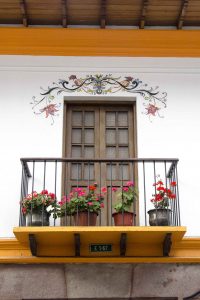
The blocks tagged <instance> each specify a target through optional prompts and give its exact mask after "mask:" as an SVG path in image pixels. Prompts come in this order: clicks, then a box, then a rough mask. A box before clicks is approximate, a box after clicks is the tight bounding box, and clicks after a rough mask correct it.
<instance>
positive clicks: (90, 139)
mask: <svg viewBox="0 0 200 300" xmlns="http://www.w3.org/2000/svg"><path fill="white" fill-rule="evenodd" d="M84 134H85V144H94V129H85V130H84Z"/></svg>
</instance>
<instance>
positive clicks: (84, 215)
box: [59, 183, 107, 226]
mask: <svg viewBox="0 0 200 300" xmlns="http://www.w3.org/2000/svg"><path fill="white" fill-rule="evenodd" d="M106 192H107V189H106V188H105V187H102V188H101V193H100V194H99V193H97V183H94V184H93V185H90V186H88V187H87V188H83V187H76V188H73V189H72V191H71V192H70V194H69V195H68V196H67V197H64V198H62V200H61V202H60V203H59V204H60V213H59V214H60V217H63V216H66V215H73V217H74V224H75V225H76V226H95V225H96V220H97V216H98V213H99V212H100V210H101V208H103V207H104V203H103V201H104V196H105V193H106Z"/></svg>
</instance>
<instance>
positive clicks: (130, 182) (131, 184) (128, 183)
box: [126, 181, 134, 186]
mask: <svg viewBox="0 0 200 300" xmlns="http://www.w3.org/2000/svg"><path fill="white" fill-rule="evenodd" d="M126 185H127V186H134V182H133V181H128V182H127V183H126Z"/></svg>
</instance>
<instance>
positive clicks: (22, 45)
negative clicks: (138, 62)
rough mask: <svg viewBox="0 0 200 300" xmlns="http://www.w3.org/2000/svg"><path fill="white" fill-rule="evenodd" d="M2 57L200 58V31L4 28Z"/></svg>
mask: <svg viewBox="0 0 200 300" xmlns="http://www.w3.org/2000/svg"><path fill="white" fill-rule="evenodd" d="M0 54H2V55H3V54H4V55H58V56H128V57H133V56H140V57H200V30H161V29H157V30H139V29H138V30H137V29H104V30H102V29H94V28H90V29H88V28H87V29H86V28H23V27H22V28H18V27H17V28H16V27H9V28H7V27H1V28H0Z"/></svg>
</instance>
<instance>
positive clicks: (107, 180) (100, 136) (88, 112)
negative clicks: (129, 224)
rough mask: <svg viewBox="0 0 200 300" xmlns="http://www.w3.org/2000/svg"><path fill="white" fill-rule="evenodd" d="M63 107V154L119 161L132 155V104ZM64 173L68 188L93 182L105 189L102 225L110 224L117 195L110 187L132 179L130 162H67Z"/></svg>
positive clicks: (118, 185)
mask: <svg viewBox="0 0 200 300" xmlns="http://www.w3.org/2000/svg"><path fill="white" fill-rule="evenodd" d="M66 109H67V111H66V138H65V141H66V145H65V156H66V157H71V158H84V159H90V158H91V159H92V158H96V159H99V158H100V159H103V158H108V159H115V158H119V159H122V160H123V159H126V158H130V157H135V153H134V149H135V147H134V130H133V128H134V118H133V117H134V109H133V105H127V106H126V105H124V106H123V107H122V106H119V105H112V107H111V106H108V105H93V106H92V105H67V107H66ZM65 172H66V175H67V176H66V177H65V178H68V182H67V187H66V190H68V191H70V190H71V188H72V187H75V186H77V185H79V186H82V187H86V186H88V185H90V184H92V183H94V182H97V183H98V184H100V185H101V187H102V186H106V187H107V188H108V193H107V200H106V199H105V202H106V201H107V202H106V203H107V205H105V208H104V209H103V210H102V215H101V225H112V218H111V214H112V212H113V205H114V203H115V201H116V199H115V196H116V195H115V194H114V193H113V192H112V190H111V187H112V186H113V187H120V186H122V185H123V184H124V183H125V181H127V180H133V179H134V177H135V176H134V174H135V168H134V166H133V164H130V163H123V162H122V163H107V164H105V163H101V164H99V163H95V164H94V163H90V162H89V161H88V163H72V164H68V167H67V169H66V170H65ZM65 192H66V191H65ZM106 203H105V204H106ZM99 219H100V218H99Z"/></svg>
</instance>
